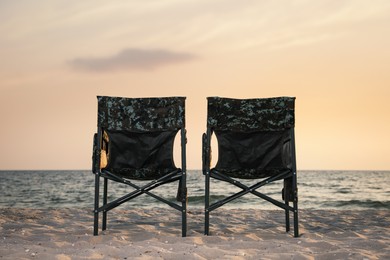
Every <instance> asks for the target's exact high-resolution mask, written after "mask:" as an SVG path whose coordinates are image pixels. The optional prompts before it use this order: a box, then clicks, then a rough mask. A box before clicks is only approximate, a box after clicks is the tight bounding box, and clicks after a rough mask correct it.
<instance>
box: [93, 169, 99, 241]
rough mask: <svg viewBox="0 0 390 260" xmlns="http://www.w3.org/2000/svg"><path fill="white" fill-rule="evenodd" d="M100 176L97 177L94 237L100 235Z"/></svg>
mask: <svg viewBox="0 0 390 260" xmlns="http://www.w3.org/2000/svg"><path fill="white" fill-rule="evenodd" d="M99 182H100V179H99V175H98V174H96V175H95V208H94V213H93V214H94V223H93V235H94V236H97V235H98V229H99V212H98V209H99Z"/></svg>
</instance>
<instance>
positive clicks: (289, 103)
mask: <svg viewBox="0 0 390 260" xmlns="http://www.w3.org/2000/svg"><path fill="white" fill-rule="evenodd" d="M294 103H295V97H277V98H258V99H231V98H220V97H209V98H208V116H207V126H208V127H211V128H212V129H218V130H230V131H238V132H246V131H259V130H261V131H280V130H284V129H287V128H292V127H294V123H295V118H294Z"/></svg>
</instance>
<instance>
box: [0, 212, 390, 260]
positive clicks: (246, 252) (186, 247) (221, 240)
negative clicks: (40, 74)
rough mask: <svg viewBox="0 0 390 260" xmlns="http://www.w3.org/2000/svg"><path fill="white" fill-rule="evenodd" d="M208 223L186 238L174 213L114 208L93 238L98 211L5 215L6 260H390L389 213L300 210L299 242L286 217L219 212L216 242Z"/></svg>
mask: <svg viewBox="0 0 390 260" xmlns="http://www.w3.org/2000/svg"><path fill="white" fill-rule="evenodd" d="M203 217H204V216H203V210H202V209H200V208H195V209H189V212H188V214H187V219H188V220H187V222H188V229H187V230H188V231H187V237H185V238H182V237H181V215H180V213H179V212H178V211H176V210H174V209H170V208H152V209H142V208H140V209H133V210H121V209H115V210H112V211H110V212H109V213H108V223H107V230H106V231H104V232H102V231H99V236H93V235H92V229H93V227H92V226H93V214H92V211H91V209H64V208H59V209H21V208H0V234H1V235H0V241H1V242H0V259H61V260H66V259H183V258H186V259H292V258H293V259H314V258H315V259H348V258H349V259H390V225H389V223H390V210H373V209H369V210H300V216H299V217H300V220H299V227H300V230H299V232H300V237H298V238H294V237H293V230H291V231H290V232H289V233H286V232H285V226H284V225H285V224H284V212H283V211H281V210H259V209H227V210H226V209H218V210H216V211H214V212H213V213H211V215H210V236H204V235H203V221H204V219H203ZM291 217H292V216H291ZM100 224H101V223H100Z"/></svg>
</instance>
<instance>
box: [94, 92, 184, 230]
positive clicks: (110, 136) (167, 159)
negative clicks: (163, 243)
mask: <svg viewBox="0 0 390 260" xmlns="http://www.w3.org/2000/svg"><path fill="white" fill-rule="evenodd" d="M179 130H180V133H181V164H182V165H181V166H182V167H181V168H177V167H176V166H175V163H174V160H173V150H174V139H175V136H176V134H177V133H178V131H179ZM92 168H93V169H92V171H93V173H94V174H95V207H94V231H93V232H94V235H97V234H98V222H99V213H100V212H102V213H103V223H102V230H105V229H106V227H107V212H108V211H109V210H111V209H113V208H116V207H117V206H119V205H121V204H122V203H125V202H127V201H129V200H131V199H134V198H136V197H138V196H139V195H141V194H146V195H149V196H151V197H153V198H155V199H157V200H159V201H161V202H163V203H166V204H168V205H169V206H171V207H173V208H175V209H176V210H178V211H180V212H181V215H182V236H183V237H185V236H186V229H187V228H186V226H187V218H186V211H187V200H186V199H187V188H186V130H185V97H166V98H122V97H105V96H99V97H98V129H97V133H96V134H95V136H94V152H93V167H92ZM100 178H103V180H104V187H103V205H102V206H100V207H99V193H100V188H99V185H100ZM108 180H110V181H114V182H119V183H123V184H126V185H128V186H130V187H131V188H132V189H134V190H133V191H132V192H130V193H128V194H126V195H124V196H122V197H120V198H117V199H115V200H113V201H111V202H108V201H107V191H108ZM134 180H137V181H136V182H137V183H139V181H148V183H147V184H145V185H139V184H136V183H135V182H134ZM174 181H179V190H178V196H177V200H178V201H179V204H178V203H175V202H173V201H171V200H167V199H165V198H163V197H162V196H159V195H156V194H154V193H152V192H151V191H152V190H153V189H154V188H157V187H159V186H161V185H164V184H167V183H171V182H174ZM141 183H142V182H141ZM180 202H181V204H180Z"/></svg>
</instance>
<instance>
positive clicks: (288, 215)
mask: <svg viewBox="0 0 390 260" xmlns="http://www.w3.org/2000/svg"><path fill="white" fill-rule="evenodd" d="M285 204H286V206H287V207H288V206H289V202H288V200H286V201H285ZM284 211H285V214H286V232H289V231H290V210H288V209H285V210H284Z"/></svg>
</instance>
